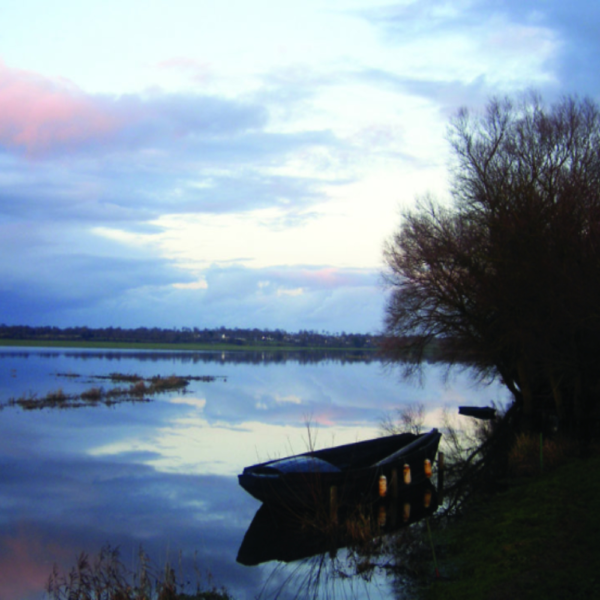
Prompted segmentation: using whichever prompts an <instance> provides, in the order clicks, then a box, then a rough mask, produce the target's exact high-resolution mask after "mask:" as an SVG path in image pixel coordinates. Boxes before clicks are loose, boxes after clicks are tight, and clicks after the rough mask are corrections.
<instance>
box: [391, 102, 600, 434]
mask: <svg viewBox="0 0 600 600" xmlns="http://www.w3.org/2000/svg"><path fill="white" fill-rule="evenodd" d="M448 138H449V142H450V144H451V149H452V155H453V159H454V161H453V166H452V171H451V176H452V179H451V180H452V187H451V193H452V201H451V203H450V204H442V203H440V202H436V201H435V200H432V199H425V200H422V201H420V202H419V203H418V205H417V207H416V208H415V209H414V210H411V211H408V212H406V213H405V214H404V215H403V219H402V221H401V224H400V226H399V228H398V229H397V231H396V232H395V234H394V235H393V236H392V238H391V239H390V240H389V241H388V242H387V244H386V247H385V251H384V257H385V262H386V265H387V270H386V274H385V276H386V280H387V283H388V285H389V288H390V292H391V293H390V295H389V299H388V303H387V306H386V314H385V333H386V335H387V337H388V339H389V340H392V341H394V340H395V341H396V343H388V345H387V349H388V351H389V352H390V354H391V355H392V356H393V353H394V351H396V350H398V349H400V350H402V355H404V356H405V353H406V351H407V350H409V351H410V352H412V355H413V356H414V357H415V358H416V361H417V362H419V361H420V360H422V358H423V356H424V354H423V353H424V351H425V349H426V347H427V345H428V344H429V343H430V342H431V341H432V340H434V339H435V340H438V342H439V343H441V344H442V346H443V348H444V349H445V351H446V352H447V357H448V359H449V360H450V361H455V362H456V361H463V362H467V364H469V365H471V366H472V367H473V368H474V369H475V370H476V371H477V372H478V373H479V374H492V375H497V376H499V377H500V378H501V379H502V381H503V382H504V384H505V385H506V386H507V387H508V389H509V390H510V391H511V392H512V394H513V396H514V405H515V408H516V409H517V410H518V411H519V413H520V423H521V426H522V427H523V428H524V429H533V430H541V429H542V428H543V427H544V423H545V422H547V421H548V419H547V417H548V416H549V415H554V416H555V417H556V418H557V420H558V423H559V427H560V428H561V429H562V430H563V431H566V432H568V433H572V434H575V435H585V436H587V435H588V434H589V427H588V426H589V424H590V422H591V420H590V417H592V416H594V412H595V411H596V410H598V409H599V408H600V344H599V342H600V110H599V108H598V106H597V105H596V104H595V103H594V102H593V101H591V100H589V99H578V98H576V97H567V98H564V99H563V100H561V101H560V102H558V103H556V104H554V105H552V106H550V107H548V106H546V105H545V104H544V103H543V102H542V100H541V99H540V98H539V97H538V96H536V95H533V94H529V95H527V96H524V97H522V98H519V99H518V100H512V99H504V100H492V101H490V102H489V103H488V105H487V107H486V110H485V112H483V113H481V114H472V113H471V112H469V111H468V110H466V109H462V110H461V111H460V112H459V113H458V114H457V116H456V117H455V118H454V119H453V120H452V121H451V123H450V125H449V135H448ZM398 341H403V345H402V344H399V343H397V342H398Z"/></svg>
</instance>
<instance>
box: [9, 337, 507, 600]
mask: <svg viewBox="0 0 600 600" xmlns="http://www.w3.org/2000/svg"><path fill="white" fill-rule="evenodd" d="M247 358H248V359H249V360H250V361H251V362H244V359H243V356H242V355H235V354H221V353H219V354H210V353H181V352H173V353H169V352H160V353H156V352H147V353H144V352H128V351H110V352H107V351H93V350H92V351H80V350H69V349H62V350H59V349H32V350H23V349H16V348H2V349H0V402H2V403H3V404H4V405H6V403H7V402H8V400H9V399H10V398H17V397H21V396H23V395H29V396H31V397H42V396H44V395H46V394H47V393H48V392H52V391H56V390H57V389H59V388H60V389H62V390H63V391H64V392H65V393H67V394H75V393H81V392H82V391H84V390H86V389H89V388H90V387H92V386H97V385H98V380H96V379H94V378H95V376H98V375H108V374H110V373H114V372H119V373H125V374H134V373H135V374H139V375H141V376H145V377H150V376H154V375H161V376H169V375H172V374H177V375H181V376H195V377H198V376H206V375H210V376H215V377H216V379H215V380H214V381H210V382H203V381H192V382H190V385H189V387H188V389H187V390H186V392H185V393H182V392H177V393H170V394H161V395H159V396H156V397H154V398H153V399H152V401H151V402H148V403H130V402H125V403H121V404H118V405H115V406H95V407H86V408H77V409H59V408H45V409H42V410H32V411H26V410H23V409H22V408H20V407H16V406H5V407H4V409H3V410H2V411H1V412H0V507H1V513H0V515H1V516H0V519H1V521H0V523H1V525H0V599H4V598H6V599H12V598H23V599H24V600H29V599H30V598H40V597H41V596H42V594H41V590H43V587H44V585H45V583H46V581H47V578H48V576H49V574H50V572H51V570H52V567H53V564H54V563H58V564H59V565H60V566H61V567H62V568H67V567H70V566H71V565H73V564H74V560H75V557H76V556H77V554H78V553H79V552H81V551H86V552H89V553H90V554H96V553H97V552H98V551H99V549H100V548H101V547H102V546H103V545H105V544H110V545H111V546H113V547H116V546H118V547H119V548H120V551H121V556H122V558H123V560H124V562H125V564H126V565H128V566H131V567H132V568H135V566H136V561H137V555H138V550H139V547H140V545H141V546H143V548H144V550H145V551H146V552H147V553H148V554H149V555H150V557H151V558H152V559H153V560H154V562H155V563H157V564H158V565H164V564H165V563H166V561H167V560H169V559H170V560H171V562H173V563H177V564H179V563H181V564H182V569H183V571H184V573H185V574H184V577H188V576H190V577H192V576H191V574H190V573H191V572H192V571H193V569H192V567H191V564H192V562H193V560H194V556H195V557H196V558H195V560H196V562H197V565H198V567H199V570H200V572H201V573H202V576H203V577H205V576H206V574H207V573H209V572H210V573H211V575H212V577H213V578H214V581H215V582H216V583H218V584H223V585H225V586H226V587H227V588H228V590H229V591H230V592H231V593H232V594H233V595H234V596H235V598H238V599H240V600H241V599H251V598H255V597H256V596H258V595H262V597H272V596H273V595H275V593H279V592H281V596H280V597H282V598H286V597H294V596H295V595H296V594H297V592H298V586H299V585H305V584H306V581H307V579H306V578H307V577H313V578H314V573H315V572H317V573H318V575H319V578H320V580H319V581H320V583H319V585H320V586H322V588H323V591H324V594H325V595H326V594H327V593H329V594H330V593H331V591H330V590H329V591H327V590H326V588H327V587H328V586H345V587H344V590H343V593H344V594H346V595H347V596H349V597H352V594H354V592H355V591H356V594H357V596H358V597H361V596H363V595H364V594H365V588H364V587H362V586H365V585H366V586H367V589H368V593H369V595H370V597H375V598H376V597H383V598H389V597H394V592H393V589H394V582H392V581H389V580H388V578H387V577H386V576H385V574H379V575H377V576H375V577H374V578H373V579H372V581H371V582H370V583H365V582H364V581H358V582H357V581H351V580H348V581H346V582H341V581H340V580H339V578H336V577H335V568H336V567H335V565H332V564H325V563H324V562H323V560H322V559H321V558H318V559H315V560H317V561H320V562H317V563H315V564H317V567H318V569H319V570H318V571H315V570H314V569H313V570H312V571H310V570H307V567H306V566H299V565H297V564H291V565H282V564H278V563H269V564H266V565H260V566H257V567H244V566H242V565H240V564H239V563H237V562H236V556H237V551H238V548H239V547H240V544H241V542H242V540H243V538H244V533H245V531H246V529H247V528H248V526H249V525H250V523H251V521H252V519H253V517H254V515H255V513H256V512H257V510H258V508H259V507H260V504H259V502H258V501H256V500H255V499H254V498H252V497H250V496H249V495H248V494H246V493H245V492H244V491H243V490H242V489H241V488H240V487H239V486H238V484H237V478H236V475H237V474H238V473H239V472H240V471H241V470H242V468H243V467H244V466H246V465H249V464H252V463H255V462H259V461H262V460H266V459H268V458H274V457H278V456H284V455H287V454H291V453H297V452H303V451H305V450H306V449H307V445H308V441H309V434H308V430H307V423H310V431H311V434H310V435H311V437H312V438H313V442H314V443H316V446H317V447H324V446H328V445H332V444H338V443H339V444H341V443H347V442H352V441H357V440H362V439H367V438H370V437H374V436H377V435H379V434H380V421H381V419H382V418H383V416H384V415H385V414H386V413H388V412H390V411H394V410H396V409H398V408H399V407H401V406H402V405H404V404H408V403H412V402H423V403H424V404H425V406H426V408H427V411H428V416H427V420H428V425H430V426H438V425H439V424H440V423H439V417H440V410H441V408H442V407H444V406H446V407H448V408H449V409H450V410H453V411H454V410H455V409H456V407H457V406H458V405H460V404H473V405H480V404H486V403H488V402H489V401H490V400H497V401H501V400H502V398H503V392H502V390H501V389H499V388H498V387H497V386H491V387H486V388H477V387H473V385H472V384H471V383H470V380H469V379H468V378H467V377H465V376H459V377H457V378H455V379H453V380H452V381H451V382H450V384H449V385H445V384H444V382H443V378H442V376H441V375H442V372H443V370H444V369H443V368H442V367H439V366H433V365H432V366H430V367H428V376H427V379H426V384H425V386H424V387H423V388H421V387H418V386H415V385H408V384H405V383H401V382H400V381H399V378H398V374H397V373H390V372H386V370H384V369H383V368H382V365H381V364H380V363H379V362H377V361H369V362H360V361H356V360H343V361H342V360H340V361H336V360H332V359H331V358H329V359H327V360H322V361H310V360H299V359H298V358H296V359H292V360H285V359H284V357H280V359H278V360H276V361H274V360H272V358H271V360H269V357H265V358H264V360H262V359H261V358H260V357H257V356H256V355H253V356H252V357H247ZM102 385H107V384H106V383H103V384H102ZM315 440H316V442H315ZM340 557H341V558H343V553H342V554H340V556H338V559H340ZM313 562H314V561H313ZM328 569H329V570H328ZM307 573H308V575H307ZM310 573H313V575H310ZM194 577H195V576H194ZM286 582H287V586H286ZM299 582H304V583H299ZM317 587H318V586H317Z"/></svg>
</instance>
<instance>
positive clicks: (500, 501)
mask: <svg viewBox="0 0 600 600" xmlns="http://www.w3.org/2000/svg"><path fill="white" fill-rule="evenodd" d="M598 473H600V457H598V456H595V457H593V458H589V459H573V460H571V461H570V462H569V463H568V464H566V465H563V466H562V467H560V468H557V469H556V470H554V471H552V472H550V473H546V474H541V475H537V476H534V477H531V478H528V479H526V480H521V481H519V482H514V483H513V484H512V485H511V486H510V488H509V489H508V491H506V492H503V493H501V494H498V495H497V496H495V497H493V498H491V499H490V500H489V501H486V502H481V503H478V504H477V505H476V506H473V507H472V508H471V509H470V510H469V512H468V514H467V515H466V516H464V517H461V518H460V519H459V520H458V521H457V522H454V523H452V524H451V525H450V526H448V527H447V528H446V529H445V530H440V529H437V530H434V532H433V538H434V542H435V545H436V553H437V560H438V566H439V572H440V574H441V577H440V578H439V579H437V580H436V581H435V582H434V584H433V585H432V586H431V587H430V588H429V589H428V590H427V592H426V594H425V598H426V599H427V600H442V599H443V600H452V599H460V600H471V599H472V600H480V599H481V600H483V599H486V600H487V599H490V600H491V599H493V600H517V599H518V600H521V599H524V598H532V599H534V598H535V599H539V598H544V599H545V600H554V599H556V600H558V599H565V598H569V600H573V599H579V598H582V599H583V598H586V599H588V598H600V546H599V544H600V542H599V540H600V510H599V509H600V478H598Z"/></svg>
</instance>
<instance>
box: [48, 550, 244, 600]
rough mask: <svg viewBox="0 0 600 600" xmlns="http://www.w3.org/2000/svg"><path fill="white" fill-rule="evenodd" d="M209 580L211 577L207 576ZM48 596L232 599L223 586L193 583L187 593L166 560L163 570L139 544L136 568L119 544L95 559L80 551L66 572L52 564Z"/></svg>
mask: <svg viewBox="0 0 600 600" xmlns="http://www.w3.org/2000/svg"><path fill="white" fill-rule="evenodd" d="M209 583H210V577H209ZM46 593H47V595H48V597H49V598H50V600H90V599H92V598H93V599H94V600H233V599H232V596H230V595H229V593H228V592H227V590H226V589H225V588H217V587H215V586H214V585H211V586H210V588H209V589H202V588H201V586H200V584H199V583H197V584H196V589H195V591H193V592H191V593H189V592H188V591H186V586H184V585H182V584H178V583H177V580H176V575H175V570H174V569H173V568H172V566H171V565H170V564H169V563H168V562H167V564H166V565H165V568H164V574H162V575H161V573H160V571H159V569H157V568H155V567H153V566H152V564H151V561H150V559H149V557H148V555H147V554H146V553H145V552H144V551H143V550H142V549H141V548H140V553H139V569H138V570H137V572H133V571H130V570H128V569H127V568H126V567H125V565H124V564H123V562H122V561H121V558H120V553H119V549H118V548H112V547H111V546H105V547H104V548H102V549H101V550H100V553H99V554H98V556H97V557H96V558H95V559H90V557H89V556H88V555H87V554H86V553H84V552H82V553H81V554H80V555H79V556H78V557H77V560H76V563H75V566H74V567H73V568H72V569H71V570H70V571H69V572H68V573H60V572H59V570H58V567H57V566H56V565H55V566H54V569H53V571H52V574H51V575H50V577H49V579H48V583H47V584H46Z"/></svg>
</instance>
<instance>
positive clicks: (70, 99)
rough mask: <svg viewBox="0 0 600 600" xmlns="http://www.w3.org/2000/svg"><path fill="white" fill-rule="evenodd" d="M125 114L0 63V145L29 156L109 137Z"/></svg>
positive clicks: (64, 84) (61, 83) (70, 86)
mask: <svg viewBox="0 0 600 600" xmlns="http://www.w3.org/2000/svg"><path fill="white" fill-rule="evenodd" d="M122 125H123V123H122V122H121V118H120V116H119V115H117V114H114V113H111V111H110V110H108V107H106V106H103V105H102V103H98V102H96V101H94V99H93V98H91V97H88V96H86V95H85V94H84V93H82V92H81V91H80V90H78V89H77V88H76V87H75V86H74V85H73V84H71V83H70V82H68V81H65V80H61V79H49V78H45V77H42V76H40V75H37V74H35V73H31V72H28V71H21V70H17V69H10V68H8V67H7V66H6V65H5V64H4V63H0V144H1V145H2V146H4V147H5V148H8V149H13V150H15V149H16V150H21V151H24V152H26V153H27V154H29V155H36V154H41V153H45V152H48V151H50V150H51V149H52V148H55V147H61V148H68V147H73V146H79V145H82V144H85V143H87V142H89V141H90V140H92V139H96V140H97V139H106V138H108V137H109V136H111V135H112V134H114V132H115V131H116V130H118V129H119V128H120V127H122Z"/></svg>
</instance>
